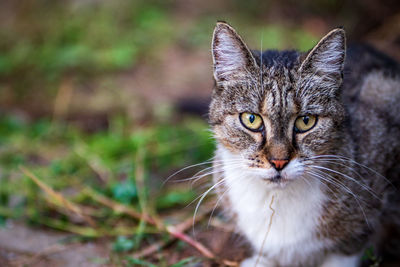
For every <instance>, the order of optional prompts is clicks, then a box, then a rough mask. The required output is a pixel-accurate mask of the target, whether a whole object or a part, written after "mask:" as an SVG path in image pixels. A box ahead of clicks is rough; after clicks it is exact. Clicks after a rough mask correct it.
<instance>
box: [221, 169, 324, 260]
mask: <svg viewBox="0 0 400 267" xmlns="http://www.w3.org/2000/svg"><path fill="white" fill-rule="evenodd" d="M249 175H251V174H249V173H247V172H243V173H241V172H240V171H238V169H230V168H229V167H226V168H224V178H225V179H226V180H225V181H226V186H227V188H228V191H227V193H226V194H227V195H228V197H229V198H230V203H231V205H232V209H233V211H234V212H235V213H236V215H237V217H238V221H237V224H238V227H239V229H240V230H241V232H242V233H244V234H245V235H246V237H247V238H248V240H249V241H250V243H251V244H252V246H253V248H254V253H256V254H258V253H260V252H262V253H261V254H263V255H265V256H267V258H269V259H271V260H274V261H276V262H278V263H279V264H280V265H292V264H293V263H295V262H296V261H303V260H302V259H301V258H303V257H313V258H314V259H316V258H317V257H318V255H317V254H318V253H316V252H317V251H321V249H322V248H323V247H324V246H326V245H327V244H326V243H325V242H326V241H325V242H323V241H321V240H319V239H317V238H316V237H315V233H316V227H317V225H318V218H319V217H320V214H321V207H322V204H323V203H324V201H325V195H324V193H323V192H322V191H321V188H320V186H321V184H320V183H319V182H318V181H316V180H310V181H305V180H304V179H301V178H300V179H297V180H296V181H292V182H291V183H289V184H288V185H287V186H285V187H284V188H276V189H272V188H271V186H270V185H268V184H267V182H266V181H263V180H261V179H259V178H258V177H249ZM272 196H274V201H273V203H272V206H271V207H272V209H273V210H275V213H274V215H273V217H272V223H271V228H270V231H269V233H268V236H267V238H265V237H266V233H267V231H268V225H269V223H270V220H271V215H272V212H273V211H272V209H271V208H270V207H269V205H270V203H271V199H272ZM264 240H265V241H264Z"/></svg>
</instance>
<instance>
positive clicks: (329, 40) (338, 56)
mask: <svg viewBox="0 0 400 267" xmlns="http://www.w3.org/2000/svg"><path fill="white" fill-rule="evenodd" d="M345 55H346V37H345V31H344V30H343V29H341V28H338V29H334V30H332V31H331V32H329V33H328V34H327V35H325V37H323V38H322V39H321V40H320V41H319V42H318V44H317V45H316V46H315V47H314V48H313V49H312V50H311V51H310V52H309V53H308V54H307V56H306V58H305V59H304V60H303V62H302V63H301V66H300V68H299V72H300V74H301V75H302V76H304V75H306V76H307V75H310V76H315V75H316V76H317V77H320V78H322V81H323V84H321V85H322V86H324V85H325V86H327V87H331V86H335V87H337V86H340V84H341V82H342V77H343V68H344V60H345Z"/></svg>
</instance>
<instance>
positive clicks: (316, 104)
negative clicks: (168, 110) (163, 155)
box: [210, 22, 400, 266]
mask: <svg viewBox="0 0 400 267" xmlns="http://www.w3.org/2000/svg"><path fill="white" fill-rule="evenodd" d="M212 55H213V62H214V79H215V88H214V90H213V95H212V101H211V104H210V124H211V126H212V129H213V132H214V135H215V138H216V140H217V143H218V149H217V151H216V158H217V159H219V160H222V161H223V162H224V164H223V166H222V167H221V166H220V165H218V166H217V165H216V168H219V169H220V170H222V172H223V175H222V177H215V180H216V182H221V184H222V185H223V189H222V190H221V189H220V190H219V192H220V193H221V196H223V197H224V198H226V201H225V202H224V203H229V204H227V205H226V207H225V208H226V209H227V210H229V211H230V212H231V214H232V215H234V217H235V218H236V222H237V225H238V229H239V230H240V231H241V232H242V233H243V234H244V235H245V236H246V237H247V239H248V240H249V242H250V244H251V245H252V246H253V249H254V255H255V256H254V257H253V258H250V259H247V260H246V261H244V262H243V263H242V266H254V264H255V263H256V262H257V261H258V262H259V266H357V265H358V264H359V263H360V255H362V252H363V250H364V249H365V248H366V247H367V246H369V245H373V246H375V247H376V249H377V251H380V252H381V253H382V255H383V254H385V253H386V254H388V253H389V252H387V251H386V250H384V249H383V248H382V246H380V244H383V243H384V242H383V240H384V239H383V238H384V235H387V232H388V230H387V229H392V228H393V229H395V231H394V232H396V231H397V232H398V231H399V229H398V224H397V222H398V221H399V219H400V218H399V216H398V215H399V214H398V212H395V211H396V210H397V209H396V208H394V207H395V206H396V205H398V204H399V202H400V201H399V199H398V198H399V197H397V193H396V190H395V189H394V188H395V187H396V184H397V183H398V179H399V170H400V167H399V164H398V161H399V160H400V138H399V136H400V105H399V100H400V88H399V87H400V71H399V67H398V64H397V63H396V62H394V61H391V60H390V59H388V58H386V57H385V56H384V55H381V54H380V53H379V52H376V51H375V50H373V49H371V48H369V47H356V48H354V49H349V50H348V53H347V59H345V58H346V42H345V32H344V30H343V29H334V30H333V31H331V32H330V33H328V34H327V35H326V36H325V37H324V38H322V39H321V41H320V42H319V43H318V44H317V45H316V46H315V47H314V48H312V49H311V50H310V51H309V52H307V53H301V52H296V51H282V52H279V51H265V52H262V53H261V52H259V51H251V50H249V49H248V47H247V45H246V44H245V43H244V42H243V40H242V39H241V37H240V36H239V35H238V34H237V33H236V31H235V30H234V29H233V28H232V27H231V26H229V25H228V24H226V23H223V22H221V23H218V24H217V26H216V28H215V31H214V36H213V42H212ZM361 58H364V59H365V60H361ZM243 112H248V113H254V114H258V115H260V116H261V117H262V119H263V123H264V128H263V130H262V131H260V132H254V131H250V130H248V129H246V128H245V127H244V126H243V125H242V124H241V123H240V120H239V115H240V114H241V113H243ZM304 115H313V116H317V118H318V119H317V123H316V125H315V126H314V127H313V128H312V129H311V130H309V131H307V132H305V133H296V132H295V131H294V123H295V120H296V118H298V117H299V116H304ZM271 159H288V160H289V163H288V164H287V165H286V166H285V167H284V168H283V169H282V170H277V169H275V168H273V166H272V164H271ZM384 176H385V177H386V178H387V179H386V178H384ZM224 193H225V194H224ZM272 196H275V198H276V199H275V204H274V205H275V206H274V207H275V210H276V216H275V217H274V218H273V221H272V227H271V232H270V233H269V234H268V235H269V236H268V238H267V239H266V242H262V240H263V239H264V235H265V233H266V231H267V225H268V219H269V218H270V216H271V210H270V209H268V205H267V204H268V203H269V201H270V199H271V197H272ZM389 224H390V226H388V225H389ZM385 242H386V241H385ZM391 244H392V243H391ZM391 248H392V250H393V249H394V246H392V247H391ZM394 250H396V249H394ZM392 252H393V251H392ZM397 252H398V251H397ZM259 256H260V258H259ZM343 264H344V265H343Z"/></svg>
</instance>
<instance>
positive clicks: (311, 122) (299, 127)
mask: <svg viewBox="0 0 400 267" xmlns="http://www.w3.org/2000/svg"><path fill="white" fill-rule="evenodd" d="M315 124H317V116H314V115H307V116H301V117H298V118H297V119H296V121H295V122H294V131H295V132H296V133H304V132H307V131H309V130H311V128H313V127H314V126H315Z"/></svg>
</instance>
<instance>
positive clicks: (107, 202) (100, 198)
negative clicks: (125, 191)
mask: <svg viewBox="0 0 400 267" xmlns="http://www.w3.org/2000/svg"><path fill="white" fill-rule="evenodd" d="M84 191H85V193H87V194H88V195H89V196H90V197H91V198H93V199H94V200H95V201H97V202H99V203H101V204H103V205H104V206H107V207H109V208H111V209H113V210H114V211H115V212H120V213H125V214H127V215H129V216H131V217H132V218H135V219H137V220H144V221H146V222H147V223H150V224H152V225H155V221H154V220H153V218H151V217H150V216H148V215H146V214H141V213H140V212H138V211H136V210H135V209H133V208H132V207H129V206H126V205H124V204H121V203H119V202H117V201H114V200H112V199H110V198H108V197H106V196H104V195H102V194H99V193H97V192H96V191H94V190H93V189H91V188H90V187H85V189H84Z"/></svg>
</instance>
